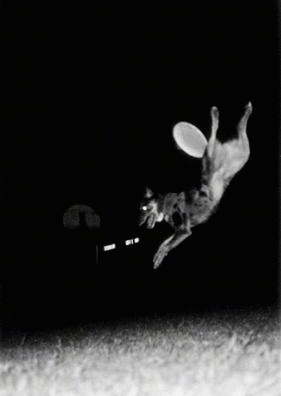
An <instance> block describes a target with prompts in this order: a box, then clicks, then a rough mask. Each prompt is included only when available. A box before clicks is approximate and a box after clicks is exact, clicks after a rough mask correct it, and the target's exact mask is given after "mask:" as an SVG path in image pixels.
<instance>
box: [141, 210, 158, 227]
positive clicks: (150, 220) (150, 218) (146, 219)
mask: <svg viewBox="0 0 281 396" xmlns="http://www.w3.org/2000/svg"><path fill="white" fill-rule="evenodd" d="M145 223H146V227H147V228H149V229H152V228H154V226H155V223H156V215H155V214H154V213H149V214H146V215H145V216H141V218H140V222H139V226H142V225H144V224H145Z"/></svg>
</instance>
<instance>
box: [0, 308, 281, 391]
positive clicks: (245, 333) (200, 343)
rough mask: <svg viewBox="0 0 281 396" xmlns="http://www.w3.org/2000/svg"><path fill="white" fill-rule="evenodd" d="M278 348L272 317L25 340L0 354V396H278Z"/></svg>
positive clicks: (123, 326)
mask: <svg viewBox="0 0 281 396" xmlns="http://www.w3.org/2000/svg"><path fill="white" fill-rule="evenodd" d="M280 342H281V339H280V320H279V318H278V317H277V316H274V315H273V314H272V313H270V311H263V312H257V311H255V312H251V313H249V312H242V311H241V312H238V313H233V312H232V313H231V312H229V313H220V314H209V315H206V314H205V315H203V314H201V315H199V314H198V315H187V316H181V317H179V316H177V317H162V318H156V317H155V318H153V319H149V318H146V319H138V320H135V321H132V320H131V321H127V322H123V323H118V322H115V323H112V322H111V323H103V324H101V323H100V324H97V325H96V326H92V328H90V327H87V328H86V327H84V328H80V329H72V330H71V329H69V330H67V331H66V330H64V331H60V332H57V333H56V334H51V335H49V336H48V337H46V336H40V335H37V336H32V337H29V335H28V334H24V335H21V336H18V337H17V338H16V342H15V343H13V344H10V345H5V346H3V348H2V351H1V357H0V396H6V395H7V396H8V395H9V396H29V395H34V396H38V395H42V396H44V395H46V396H49V395H52V396H54V395H56V396H57V395H69V396H72V395H85V396H88V395H94V396H104V395H112V396H115V395H116V396H117V395H120V396H121V395H122V396H150V395H151V396H158V395H159V396H166V395H167V396H168V395H169V396H193V395H194V396H195V395H196V396H198V395H200V396H212V395H215V396H220V395H221V396H280V395H281V345H280Z"/></svg>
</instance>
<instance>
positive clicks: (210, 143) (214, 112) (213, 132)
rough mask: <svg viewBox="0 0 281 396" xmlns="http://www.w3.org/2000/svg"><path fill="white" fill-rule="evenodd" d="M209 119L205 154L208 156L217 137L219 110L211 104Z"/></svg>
mask: <svg viewBox="0 0 281 396" xmlns="http://www.w3.org/2000/svg"><path fill="white" fill-rule="evenodd" d="M210 114H211V120H212V126H211V137H210V139H209V141H208V146H207V155H208V157H209V158H212V156H213V154H214V150H215V145H216V139H217V131H218V128H219V110H218V108H217V107H215V106H213V107H212V108H211V112H210Z"/></svg>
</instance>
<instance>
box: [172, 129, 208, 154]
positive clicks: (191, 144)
mask: <svg viewBox="0 0 281 396" xmlns="http://www.w3.org/2000/svg"><path fill="white" fill-rule="evenodd" d="M173 137H174V139H175V141H176V143H177V145H178V147H179V148H180V149H181V150H183V151H184V152H185V153H187V154H188V155H191V156H192V157H195V158H202V157H203V154H204V151H205V148H206V146H207V139H206V138H205V136H204V135H203V133H202V132H201V131H200V129H198V128H197V127H196V126H194V125H192V124H189V123H188V122H178V123H177V124H176V125H175V126H174V128H173Z"/></svg>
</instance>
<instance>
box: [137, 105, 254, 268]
mask: <svg viewBox="0 0 281 396" xmlns="http://www.w3.org/2000/svg"><path fill="white" fill-rule="evenodd" d="M252 109H253V107H252V104H251V102H249V103H248V104H247V105H246V107H245V111H244V114H243V116H242V118H241V119H240V121H239V123H238V126H237V137H236V138H235V139H232V140H230V141H228V142H225V143H221V142H219V141H218V139H217V131H218V127H219V111H218V109H217V107H212V108H211V111H210V114H211V121H212V125H211V136H210V139H209V141H208V143H207V146H206V149H205V152H204V155H203V157H202V174H201V181H200V185H199V187H198V188H193V189H191V190H189V191H187V192H184V191H183V192H180V193H167V194H157V195H156V194H154V192H153V191H152V190H151V189H149V188H146V192H145V195H144V198H143V200H142V202H141V205H140V221H139V225H140V226H141V225H143V224H145V223H146V225H147V228H153V227H154V226H155V224H156V223H157V222H161V221H166V222H167V223H169V224H170V225H171V226H172V228H173V229H174V233H173V234H172V235H171V236H170V237H169V238H168V239H166V240H165V241H164V242H163V243H162V244H161V245H160V247H159V249H158V250H157V252H156V254H155V256H154V258H153V262H154V268H155V269H156V268H158V267H159V265H160V264H161V263H162V261H163V260H164V258H165V257H166V256H167V254H168V253H169V252H170V251H171V250H172V249H174V248H175V247H177V246H178V245H179V244H180V243H182V242H183V241H184V240H185V239H186V238H187V237H188V236H190V235H191V233H192V232H191V229H192V228H193V227H195V226H197V225H199V224H201V223H204V222H206V221H207V220H208V219H209V217H210V216H211V215H212V213H213V212H214V210H215V209H216V207H217V206H218V204H219V202H220V201H221V198H222V196H223V194H224V192H225V190H226V188H227V186H228V185H229V183H230V181H231V180H232V178H233V177H234V176H235V175H236V174H237V172H239V171H240V170H241V169H242V168H243V166H244V165H245V164H246V162H247V161H248V159H249V156H250V146H249V140H248V137H247V123H248V119H249V117H250V115H251V113H252Z"/></svg>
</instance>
